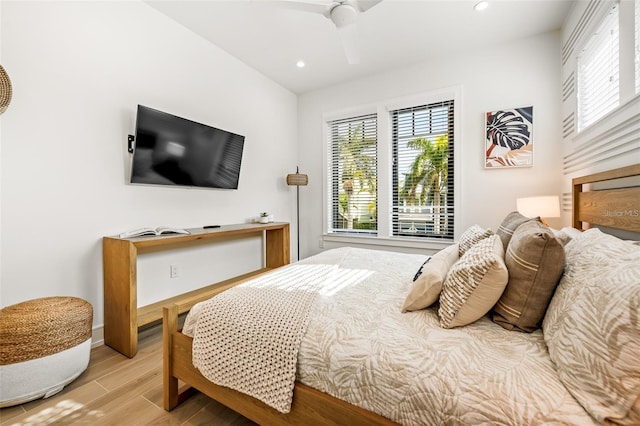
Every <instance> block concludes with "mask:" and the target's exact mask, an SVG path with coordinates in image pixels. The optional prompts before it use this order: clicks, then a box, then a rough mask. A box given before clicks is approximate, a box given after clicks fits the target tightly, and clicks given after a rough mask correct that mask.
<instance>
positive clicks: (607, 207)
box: [163, 164, 640, 426]
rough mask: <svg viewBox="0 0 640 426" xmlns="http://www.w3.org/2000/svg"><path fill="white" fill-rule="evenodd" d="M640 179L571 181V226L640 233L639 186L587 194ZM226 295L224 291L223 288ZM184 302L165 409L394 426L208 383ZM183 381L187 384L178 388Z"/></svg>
mask: <svg viewBox="0 0 640 426" xmlns="http://www.w3.org/2000/svg"><path fill="white" fill-rule="evenodd" d="M632 176H637V177H639V178H640V164H636V165H632V166H628V167H623V168H620V169H616V170H611V171H608V172H603V173H596V174H593V175H589V176H584V177H581V178H576V179H573V206H574V212H573V226H574V227H575V228H578V229H582V227H583V226H582V223H583V222H589V223H590V224H597V225H603V226H608V227H612V228H619V229H624V230H627V231H634V232H640V215H639V214H638V212H639V211H640V186H638V185H634V186H631V187H627V188H622V189H613V190H609V189H607V190H600V191H583V185H584V184H589V183H595V182H603V181H608V180H614V179H620V178H627V177H632ZM221 291H223V290H221ZM179 312H181V310H180V303H177V304H171V305H170V306H165V307H164V308H163V357H164V365H163V379H164V408H165V409H166V410H167V411H169V410H171V409H173V408H175V407H176V406H177V405H178V404H180V403H181V402H182V401H184V400H185V399H186V398H188V397H189V396H191V395H192V394H193V393H194V392H195V391H196V390H199V391H200V392H202V393H204V394H205V395H207V396H209V397H210V398H213V399H214V400H216V401H218V402H220V403H221V404H223V405H225V406H227V407H229V408H231V409H232V410H234V411H236V412H238V413H240V414H242V415H243V416H245V417H247V418H248V419H251V420H253V421H254V422H256V423H259V424H269V425H287V424H291V425H293V424H295V425H301V424H313V425H338V424H348V425H363V426H364V425H396V424H397V423H394V422H392V421H390V420H388V419H386V418H384V417H381V416H379V415H377V414H374V413H371V412H369V411H367V410H364V409H362V408H359V407H356V406H354V405H351V404H349V403H347V402H344V401H341V400H339V399H337V398H334V397H332V396H330V395H327V394H325V393H323V392H320V391H318V390H315V389H313V388H311V387H309V386H306V385H304V384H302V383H298V382H296V385H295V391H294V396H293V403H292V406H291V411H290V412H289V413H287V414H283V413H280V412H279V411H277V410H275V409H273V408H271V407H269V406H268V405H266V404H264V403H263V402H261V401H259V400H257V399H255V398H253V397H250V396H248V395H245V394H243V393H240V392H238V391H235V390H233V389H230V388H226V387H222V386H218V385H215V384H214V383H212V382H210V381H209V380H207V379H206V378H205V377H204V376H202V374H200V372H199V371H198V370H197V369H196V368H195V367H194V366H193V364H192V362H191V358H192V357H191V344H192V339H191V338H190V337H188V336H186V335H184V334H182V333H181V331H180V330H179V327H178V313H179ZM180 381H182V382H184V385H182V386H180Z"/></svg>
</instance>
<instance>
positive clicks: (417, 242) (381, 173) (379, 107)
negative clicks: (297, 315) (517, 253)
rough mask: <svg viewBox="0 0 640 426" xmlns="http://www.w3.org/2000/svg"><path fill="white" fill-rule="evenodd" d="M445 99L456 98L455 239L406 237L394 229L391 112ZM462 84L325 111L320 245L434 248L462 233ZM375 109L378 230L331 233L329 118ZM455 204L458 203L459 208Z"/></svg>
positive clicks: (449, 241) (334, 118)
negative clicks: (362, 233) (366, 232)
mask: <svg viewBox="0 0 640 426" xmlns="http://www.w3.org/2000/svg"><path fill="white" fill-rule="evenodd" d="M445 100H453V101H454V111H453V120H454V123H453V128H454V132H455V133H454V134H455V135H456V141H457V143H454V148H453V149H454V164H453V167H454V170H456V172H455V174H454V180H453V185H454V188H456V190H455V192H454V196H453V202H454V219H453V220H454V232H453V239H452V240H450V239H443V238H425V237H407V236H399V237H395V236H393V231H392V217H391V211H392V195H393V194H392V193H393V190H392V180H393V172H392V163H391V161H392V148H393V147H392V134H391V126H392V125H391V112H392V111H394V110H397V109H403V108H409V107H412V106H419V105H428V104H433V103H437V102H441V101H445ZM461 110H462V87H461V86H451V87H445V88H441V89H436V90H432V91H429V92H421V93H418V94H416V95H412V96H405V97H401V98H392V99H386V100H381V101H379V102H375V103H370V104H365V105H359V106H354V107H350V108H345V109H342V110H337V111H332V112H325V113H323V114H322V133H323V134H322V140H323V144H322V147H323V167H322V170H323V176H322V182H323V188H322V194H323V195H322V197H323V199H322V212H323V213H322V238H321V240H320V245H322V243H323V242H324V241H327V242H337V243H343V244H350V245H354V246H361V247H376V246H379V247H382V248H384V247H406V248H422V249H435V250H439V249H441V248H444V247H447V246H448V245H450V244H451V243H452V242H453V241H455V240H457V238H458V237H459V226H460V223H461V210H462V209H461V208H460V207H459V206H460V203H461V199H462V197H461V194H462V189H461V188H462V187H461V153H460V150H461V146H462V143H461V142H460V141H462V140H463V136H462V131H461V129H462V118H461V117H462V114H461ZM374 112H375V113H376V114H377V116H378V120H377V129H378V131H377V139H378V156H377V157H378V160H377V161H378V166H377V171H378V177H377V189H378V198H377V205H378V214H377V218H378V233H377V235H375V236H373V235H355V234H342V233H341V234H336V233H330V232H329V228H328V224H329V222H328V221H329V219H330V218H329V217H328V213H329V206H328V203H329V202H330V200H329V199H328V198H329V197H328V193H329V192H328V185H329V177H330V171H329V164H328V160H329V153H328V147H329V144H328V138H329V132H330V128H329V122H330V121H334V120H339V119H345V118H348V117H357V116H359V115H366V114H371V113H374ZM455 206H458V208H456V207H455Z"/></svg>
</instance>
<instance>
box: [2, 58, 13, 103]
mask: <svg viewBox="0 0 640 426" xmlns="http://www.w3.org/2000/svg"><path fill="white" fill-rule="evenodd" d="M11 94H12V91H11V80H9V75H8V74H7V72H6V71H5V69H4V67H3V66H2V65H0V114H2V113H4V112H5V111H6V109H7V107H8V106H9V103H10V102H11Z"/></svg>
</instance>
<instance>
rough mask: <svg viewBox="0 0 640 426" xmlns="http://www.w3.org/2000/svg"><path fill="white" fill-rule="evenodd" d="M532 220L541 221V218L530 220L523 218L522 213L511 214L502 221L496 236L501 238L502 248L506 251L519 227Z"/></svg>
mask: <svg viewBox="0 0 640 426" xmlns="http://www.w3.org/2000/svg"><path fill="white" fill-rule="evenodd" d="M530 220H533V221H540V218H539V217H534V218H530V217H526V216H523V215H522V214H520V212H511V213H509V214H508V215H507V216H506V217H505V218H504V219H503V220H502V223H501V224H500V226H499V227H498V230H497V231H496V234H498V235H499V236H500V240H502V246H503V247H504V248H505V250H506V249H507V247H508V246H509V240H511V236H512V235H513V233H514V231H515V230H516V229H517V228H518V226H520V225H522V224H523V223H525V222H528V221H530Z"/></svg>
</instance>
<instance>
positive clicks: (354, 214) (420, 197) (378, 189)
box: [324, 87, 460, 247]
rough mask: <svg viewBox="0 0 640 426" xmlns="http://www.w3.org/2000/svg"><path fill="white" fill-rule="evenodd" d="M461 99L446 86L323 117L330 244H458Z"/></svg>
mask: <svg viewBox="0 0 640 426" xmlns="http://www.w3.org/2000/svg"><path fill="white" fill-rule="evenodd" d="M459 96H460V88H459V87H448V88H444V89H441V90H439V91H434V92H429V93H419V94H415V95H412V96H409V97H405V98H397V99H390V100H387V101H383V102H380V103H377V104H374V105H366V106H360V107H358V106H356V107H355V109H351V111H352V112H350V113H345V112H344V111H342V112H338V113H328V114H327V115H325V117H327V118H326V119H325V120H326V121H325V132H326V133H325V138H326V139H325V140H326V141H327V142H326V143H327V145H326V157H325V161H326V163H325V164H326V173H327V174H326V176H327V177H326V181H325V190H324V194H325V196H324V198H325V215H324V221H325V226H326V228H325V232H326V233H327V234H328V235H327V236H326V237H327V238H328V240H329V241H342V242H350V243H356V244H377V245H390V246H411V247H423V246H425V247H426V246H430V247H439V246H444V245H445V244H448V243H449V242H451V241H452V240H453V239H454V231H455V230H454V221H455V214H456V212H455V209H454V204H455V202H456V201H458V202H459V200H458V199H457V198H456V196H455V194H454V168H455V164H454V148H455V145H454V130H455V129H454V127H455V121H456V120H455V117H456V116H457V113H458V112H457V111H455V108H454V102H458V101H457V99H458V97H459ZM353 111H355V112H353ZM373 111H375V112H373Z"/></svg>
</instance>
